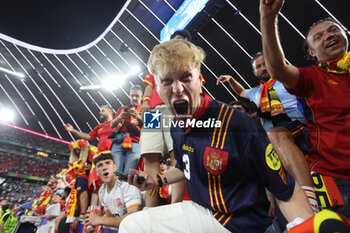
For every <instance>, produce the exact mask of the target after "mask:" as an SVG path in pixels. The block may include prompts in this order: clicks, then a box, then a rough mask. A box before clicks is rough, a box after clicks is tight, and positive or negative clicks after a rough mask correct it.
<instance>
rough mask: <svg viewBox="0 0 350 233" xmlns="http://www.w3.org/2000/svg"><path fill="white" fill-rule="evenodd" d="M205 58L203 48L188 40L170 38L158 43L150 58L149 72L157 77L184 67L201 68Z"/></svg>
mask: <svg viewBox="0 0 350 233" xmlns="http://www.w3.org/2000/svg"><path fill="white" fill-rule="evenodd" d="M204 58H205V52H204V51H203V49H202V48H200V47H198V46H196V45H194V44H192V43H191V42H188V41H186V40H176V39H173V40H169V41H166V42H163V43H161V44H158V45H156V46H155V47H154V48H153V50H152V53H151V56H150V57H149V60H148V70H149V72H150V73H151V74H152V75H154V76H157V77H164V76H165V75H166V74H167V73H168V72H170V71H178V70H180V69H182V68H183V67H186V66H188V65H189V66H190V68H192V69H193V68H197V69H200V66H201V62H202V61H203V60H204Z"/></svg>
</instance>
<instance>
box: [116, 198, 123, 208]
mask: <svg viewBox="0 0 350 233" xmlns="http://www.w3.org/2000/svg"><path fill="white" fill-rule="evenodd" d="M115 201H116V202H117V206H119V207H120V206H122V205H123V204H122V201H121V200H120V198H119V197H117V199H115Z"/></svg>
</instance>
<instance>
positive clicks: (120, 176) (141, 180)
mask: <svg viewBox="0 0 350 233" xmlns="http://www.w3.org/2000/svg"><path fill="white" fill-rule="evenodd" d="M114 174H115V175H116V176H117V177H118V178H120V179H121V180H128V175H124V174H122V173H120V172H116V171H115V172H114ZM131 176H132V178H134V175H131ZM144 181H145V177H143V176H138V177H137V183H139V184H142V183H143V182H144Z"/></svg>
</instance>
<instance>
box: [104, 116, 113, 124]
mask: <svg viewBox="0 0 350 233" xmlns="http://www.w3.org/2000/svg"><path fill="white" fill-rule="evenodd" d="M112 119H113V117H112V116H108V117H107V118H106V120H105V121H104V123H106V122H110V121H111V120H112Z"/></svg>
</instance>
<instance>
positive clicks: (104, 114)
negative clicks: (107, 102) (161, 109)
mask: <svg viewBox="0 0 350 233" xmlns="http://www.w3.org/2000/svg"><path fill="white" fill-rule="evenodd" d="M99 114H100V120H101V121H105V120H107V119H108V117H109V116H112V113H111V111H110V110H109V109H107V108H101V109H100V113H99Z"/></svg>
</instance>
